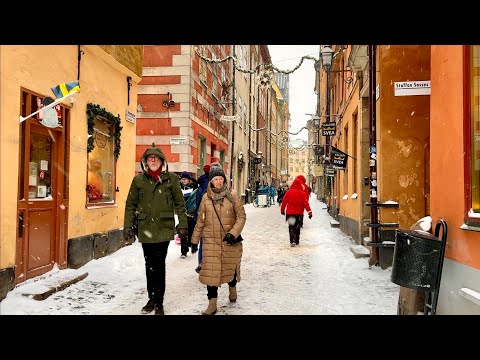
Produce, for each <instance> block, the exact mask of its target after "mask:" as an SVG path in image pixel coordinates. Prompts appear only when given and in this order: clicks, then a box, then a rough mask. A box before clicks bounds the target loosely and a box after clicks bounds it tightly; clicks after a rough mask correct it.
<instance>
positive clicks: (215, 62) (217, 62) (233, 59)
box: [195, 48, 318, 74]
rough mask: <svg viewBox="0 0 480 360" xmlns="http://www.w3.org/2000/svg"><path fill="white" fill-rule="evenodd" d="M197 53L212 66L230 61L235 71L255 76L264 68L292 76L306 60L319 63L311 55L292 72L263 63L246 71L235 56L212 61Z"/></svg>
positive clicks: (196, 49) (198, 52)
mask: <svg viewBox="0 0 480 360" xmlns="http://www.w3.org/2000/svg"><path fill="white" fill-rule="evenodd" d="M195 52H196V54H197V55H198V56H199V57H200V58H201V59H202V60H204V61H206V62H208V63H211V64H219V63H222V62H225V61H228V60H232V61H233V64H234V66H235V69H236V70H238V71H240V72H243V73H246V74H255V73H257V72H258V70H259V69H260V68H262V67H263V68H264V69H265V70H274V71H276V72H279V73H282V74H291V73H293V72H294V71H296V70H297V69H298V68H300V66H302V64H303V61H304V60H312V61H314V62H317V61H318V59H317V58H315V57H313V56H310V55H304V56H302V57H301V59H300V62H299V63H298V65H297V66H295V67H294V68H293V69H290V70H281V69H279V68H277V67H276V66H275V65H273V64H271V63H263V64H258V65H257V66H255V67H254V68H253V69H250V70H249V69H245V68H242V67H240V66H238V65H237V57H236V56H233V55H228V56H226V57H224V58H222V59H211V58H208V57H206V56H204V55H203V53H201V52H200V51H199V50H198V48H195Z"/></svg>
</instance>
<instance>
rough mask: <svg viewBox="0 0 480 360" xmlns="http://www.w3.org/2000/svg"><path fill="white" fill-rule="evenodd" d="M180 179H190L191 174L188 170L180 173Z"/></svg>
mask: <svg viewBox="0 0 480 360" xmlns="http://www.w3.org/2000/svg"><path fill="white" fill-rule="evenodd" d="M180 179H190V174H189V173H188V171H184V172H182V175H180Z"/></svg>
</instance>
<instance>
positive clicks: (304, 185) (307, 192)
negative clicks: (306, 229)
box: [296, 175, 310, 228]
mask: <svg viewBox="0 0 480 360" xmlns="http://www.w3.org/2000/svg"><path fill="white" fill-rule="evenodd" d="M296 179H298V180H300V185H301V186H302V190H303V191H304V192H305V195H306V196H307V199H310V188H309V186H308V185H307V180H306V179H305V176H303V175H298V176H297V177H296ZM298 219H299V224H300V227H301V228H302V227H303V212H302V215H301V216H300V217H299V218H298Z"/></svg>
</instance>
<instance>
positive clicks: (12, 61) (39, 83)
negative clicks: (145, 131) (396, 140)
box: [0, 45, 141, 269]
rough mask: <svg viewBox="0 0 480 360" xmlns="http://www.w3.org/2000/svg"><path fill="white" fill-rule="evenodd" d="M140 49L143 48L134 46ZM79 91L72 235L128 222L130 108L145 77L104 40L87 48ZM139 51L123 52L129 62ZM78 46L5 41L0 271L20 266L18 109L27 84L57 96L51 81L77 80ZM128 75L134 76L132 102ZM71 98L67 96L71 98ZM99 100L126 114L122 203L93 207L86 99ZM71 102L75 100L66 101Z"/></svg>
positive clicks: (0, 65)
mask: <svg viewBox="0 0 480 360" xmlns="http://www.w3.org/2000/svg"><path fill="white" fill-rule="evenodd" d="M134 47H137V46H134ZM81 49H82V50H83V51H84V54H83V56H82V60H81V63H80V87H81V92H80V93H79V94H77V95H75V102H74V104H73V105H72V108H71V123H70V139H69V144H70V149H69V150H70V166H69V168H70V174H69V179H70V183H69V190H70V191H69V206H68V207H69V209H68V213H69V216H68V234H67V238H72V237H78V236H81V235H87V234H91V233H95V232H102V231H107V230H111V229H115V228H119V227H122V226H123V212H124V205H125V199H126V196H127V193H128V189H129V186H130V182H131V180H132V177H133V175H134V172H135V124H132V123H129V122H126V121H125V112H126V109H127V108H128V109H129V110H130V111H132V112H135V111H136V97H137V83H138V81H139V80H140V77H139V76H138V75H137V74H136V73H134V72H133V71H131V70H129V68H128V67H126V66H125V65H122V64H120V63H119V62H118V61H117V60H116V59H115V57H113V56H111V55H109V54H108V53H106V52H105V51H104V50H102V49H101V48H100V47H99V46H83V45H82V46H81ZM139 53H140V56H141V52H139V51H138V50H137V51H133V52H132V53H131V54H130V55H128V54H124V55H119V54H117V55H115V56H117V58H121V57H122V56H123V58H124V63H126V64H127V65H128V59H129V58H130V59H131V56H133V57H136V56H138V54H139ZM77 57H78V49H77V45H62V46H59V45H35V46H32V45H26V46H14V45H12V46H7V45H5V46H0V73H1V74H2V75H1V77H0V154H1V161H0V172H1V174H0V179H1V180H0V189H1V198H0V211H1V214H0V221H1V222H0V269H1V268H5V267H10V266H14V265H15V244H16V233H17V229H16V226H17V215H16V209H17V188H18V177H19V164H18V159H19V147H20V146H19V142H20V140H21V139H20V138H19V134H20V130H19V126H20V125H19V115H20V105H21V104H20V93H21V88H25V89H28V90H32V91H35V92H37V93H40V94H43V95H45V96H51V97H53V96H52V91H51V90H50V88H51V87H54V86H56V85H58V84H60V83H65V82H70V81H76V80H77V69H78V67H77V66H78V63H77ZM127 76H131V77H132V87H131V88H130V105H129V106H127ZM67 101H68V100H67ZM89 102H91V103H94V104H99V105H100V106H102V107H104V108H105V109H106V110H107V111H109V112H111V113H113V114H115V115H117V114H119V115H120V117H121V120H122V123H121V125H122V126H123V130H122V133H121V140H122V142H121V152H120V157H119V158H118V161H117V167H116V186H117V187H118V189H119V191H118V192H117V193H116V204H115V205H110V206H104V207H101V208H91V209H87V208H86V207H85V204H86V194H85V188H86V180H87V136H88V133H87V115H86V106H87V103H89ZM65 105H69V102H68V103H65Z"/></svg>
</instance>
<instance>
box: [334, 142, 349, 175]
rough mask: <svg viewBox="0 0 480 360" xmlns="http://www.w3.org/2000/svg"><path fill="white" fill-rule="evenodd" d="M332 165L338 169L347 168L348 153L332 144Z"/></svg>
mask: <svg viewBox="0 0 480 360" xmlns="http://www.w3.org/2000/svg"><path fill="white" fill-rule="evenodd" d="M331 158H332V166H333V168H334V169H336V170H345V169H346V168H347V159H348V155H347V154H346V153H344V152H343V151H340V150H338V149H337V148H335V147H333V146H332V155H331Z"/></svg>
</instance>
